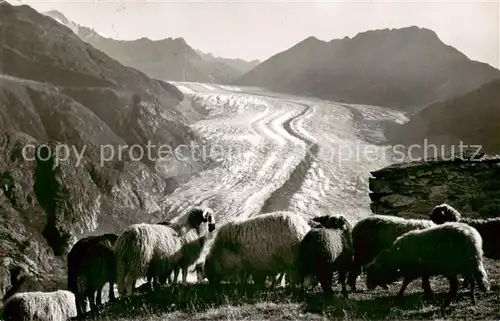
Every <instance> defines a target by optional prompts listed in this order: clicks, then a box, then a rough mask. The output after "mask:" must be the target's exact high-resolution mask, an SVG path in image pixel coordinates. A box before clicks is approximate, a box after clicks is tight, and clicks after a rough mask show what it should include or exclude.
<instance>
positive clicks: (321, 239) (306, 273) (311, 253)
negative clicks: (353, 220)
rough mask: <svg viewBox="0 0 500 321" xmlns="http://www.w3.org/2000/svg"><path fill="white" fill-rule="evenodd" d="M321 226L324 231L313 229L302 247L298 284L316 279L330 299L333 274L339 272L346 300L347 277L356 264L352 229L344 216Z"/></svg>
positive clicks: (306, 236)
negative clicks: (353, 261) (352, 265)
mask: <svg viewBox="0 0 500 321" xmlns="http://www.w3.org/2000/svg"><path fill="white" fill-rule="evenodd" d="M322 225H323V226H325V227H324V228H313V229H311V230H310V231H309V232H308V233H307V234H306V235H305V236H304V239H303V240H302V242H301V244H300V251H299V256H298V260H297V272H298V277H299V284H303V283H304V280H305V279H306V278H308V277H315V278H317V280H318V281H319V283H320V284H321V287H322V289H323V292H324V293H325V295H330V294H331V293H332V285H333V284H332V280H333V276H334V272H335V271H338V273H339V282H340V284H341V286H342V295H343V297H345V298H347V297H348V293H347V287H346V277H347V273H348V271H349V270H350V268H351V264H352V260H353V249H352V239H351V225H350V224H349V222H348V221H347V220H346V219H345V218H344V217H343V216H330V217H329V218H328V219H325V220H324V221H323V224H322Z"/></svg>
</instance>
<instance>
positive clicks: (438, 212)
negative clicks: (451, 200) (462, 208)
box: [429, 203, 461, 224]
mask: <svg viewBox="0 0 500 321" xmlns="http://www.w3.org/2000/svg"><path fill="white" fill-rule="evenodd" d="M460 218H461V215H460V213H459V212H458V211H457V210H456V209H454V208H453V207H451V206H450V205H448V204H446V203H443V204H440V205H438V206H436V207H434V208H433V209H432V211H431V212H430V213H429V219H430V220H431V221H433V222H434V223H435V224H443V223H446V222H459V221H460Z"/></svg>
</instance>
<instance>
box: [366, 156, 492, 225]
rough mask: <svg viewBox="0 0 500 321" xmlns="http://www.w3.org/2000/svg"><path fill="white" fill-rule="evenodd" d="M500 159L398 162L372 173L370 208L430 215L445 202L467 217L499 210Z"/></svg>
mask: <svg viewBox="0 0 500 321" xmlns="http://www.w3.org/2000/svg"><path fill="white" fill-rule="evenodd" d="M499 167H500V158H493V157H489V158H486V157H485V158H484V159H481V160H467V159H444V160H432V161H425V162H424V161H422V162H412V163H400V164H395V165H392V166H389V167H386V168H383V169H381V170H378V171H375V172H372V175H373V177H372V178H371V179H370V182H369V186H370V190H371V193H370V198H371V200H372V203H371V209H372V211H373V212H374V213H376V214H387V215H396V216H404V217H409V218H427V216H428V214H429V212H430V211H431V209H432V208H433V207H434V206H436V205H438V204H440V203H443V202H446V203H448V204H450V205H452V206H453V207H455V208H456V209H458V210H459V211H461V212H462V213H463V215H465V216H470V217H483V218H485V217H496V216H498V214H499V213H500V189H499V186H500V176H499V175H498V173H499V172H498V168H499Z"/></svg>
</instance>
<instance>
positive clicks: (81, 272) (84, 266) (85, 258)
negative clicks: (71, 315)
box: [67, 233, 118, 316]
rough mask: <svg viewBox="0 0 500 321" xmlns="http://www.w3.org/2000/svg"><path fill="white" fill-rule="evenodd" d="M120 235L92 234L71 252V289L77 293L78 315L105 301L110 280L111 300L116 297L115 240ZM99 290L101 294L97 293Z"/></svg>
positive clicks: (68, 266) (68, 256)
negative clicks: (102, 298) (106, 285)
mask: <svg viewBox="0 0 500 321" xmlns="http://www.w3.org/2000/svg"><path fill="white" fill-rule="evenodd" d="M117 239H118V236H117V235H116V234H112V233H107V234H103V235H99V236H89V237H86V238H83V239H80V240H79V241H78V242H76V243H75V245H74V246H73V248H72V249H71V251H70V252H69V253H68V255H67V268H68V290H70V291H71V292H72V293H74V295H75V301H76V308H77V313H78V316H80V315H82V314H84V313H85V312H86V300H88V301H89V303H90V309H91V311H92V310H96V309H97V307H98V306H100V305H101V294H102V288H103V287H104V285H105V284H106V283H108V282H109V300H110V301H113V300H114V299H115V295H114V284H115V282H116V260H115V253H114V248H113V247H114V244H115V242H116V240H117ZM96 293H97V295H96Z"/></svg>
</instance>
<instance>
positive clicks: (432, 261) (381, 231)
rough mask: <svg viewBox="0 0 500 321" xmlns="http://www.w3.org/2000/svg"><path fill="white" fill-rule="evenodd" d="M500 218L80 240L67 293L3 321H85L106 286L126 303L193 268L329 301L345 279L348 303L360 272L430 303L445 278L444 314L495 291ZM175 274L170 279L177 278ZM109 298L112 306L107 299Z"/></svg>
mask: <svg viewBox="0 0 500 321" xmlns="http://www.w3.org/2000/svg"><path fill="white" fill-rule="evenodd" d="M215 230H217V232H216V233H215V234H216V235H215V239H214V241H213V244H212V246H211V248H210V249H209V253H208V255H207V256H206V258H205V260H204V262H198V263H197V261H199V260H200V254H201V252H202V250H203V248H204V246H205V243H206V240H207V238H208V237H209V236H210V235H211V234H212V233H213V232H214V231H215ZM499 231H500V218H493V219H486V220H474V219H467V218H462V217H461V215H460V213H459V212H458V211H457V210H455V209H454V208H452V207H451V206H449V205H447V204H441V205H438V206H436V207H435V208H434V209H433V210H432V211H431V213H430V214H429V219H428V220H415V219H404V218H400V217H395V216H385V215H372V216H369V217H366V218H363V219H361V220H359V221H358V222H357V223H356V224H355V225H354V226H352V225H351V224H350V223H349V222H348V221H347V220H346V219H345V218H344V217H343V216H341V215H338V216H335V215H332V216H319V217H315V218H313V219H312V220H309V221H308V220H306V219H304V218H303V217H302V216H300V215H298V214H295V213H291V212H274V213H268V214H262V215H258V216H255V217H252V218H250V219H247V220H244V221H237V222H229V223H227V224H224V225H222V226H220V227H218V228H217V229H216V225H215V220H214V215H213V214H212V213H211V212H206V211H202V210H200V209H194V210H192V211H191V212H189V213H188V214H186V215H185V216H183V217H181V218H179V219H177V220H174V221H170V222H159V223H157V224H135V225H132V226H129V227H128V228H126V229H125V230H123V231H122V232H121V234H120V235H115V234H104V235H100V236H92V237H87V238H84V239H81V240H79V241H78V242H77V243H76V244H75V245H74V246H73V248H72V249H71V251H70V253H69V254H68V256H67V268H68V270H67V272H68V290H58V291H55V292H25V293H17V294H14V295H13V296H11V297H10V298H8V299H7V300H6V302H5V306H4V312H3V313H4V319H5V321H10V320H13V321H28V320H34V319H35V320H39V321H64V320H67V319H68V318H71V317H75V316H82V315H83V314H84V313H85V312H86V309H87V302H89V304H90V309H91V310H96V309H97V308H98V306H99V305H100V304H101V291H102V288H103V286H104V285H105V284H106V283H108V282H109V284H110V289H113V287H114V284H116V285H117V287H118V293H119V295H120V296H122V297H124V296H129V295H131V294H132V293H133V292H134V291H135V290H136V288H135V286H136V281H137V280H138V279H139V278H147V285H148V286H149V287H150V290H154V289H156V288H157V287H158V286H159V285H162V284H165V283H167V282H170V283H176V282H177V278H178V275H179V272H181V271H182V282H183V283H186V282H187V280H186V278H187V273H188V268H189V267H191V266H193V265H195V267H196V268H195V270H196V271H197V275H198V279H199V280H202V279H205V278H206V279H207V280H208V282H209V283H210V284H212V285H214V286H217V284H220V283H221V282H235V283H247V282H250V281H252V282H253V283H255V284H256V285H257V286H262V287H266V281H267V279H268V278H270V280H271V287H275V286H276V285H277V284H278V283H281V281H282V279H283V278H284V276H286V281H287V282H286V283H287V286H290V287H293V288H296V287H298V288H301V289H302V291H305V290H307V289H308V288H309V287H310V285H311V284H314V285H316V284H317V283H319V284H320V285H321V288H322V290H323V292H324V294H325V295H331V294H332V293H333V289H332V287H333V278H334V274H335V273H338V279H339V283H340V285H341V294H342V296H343V297H344V298H347V297H348V290H347V285H349V287H350V290H351V291H356V280H357V278H358V276H359V275H360V274H361V273H362V271H363V272H364V273H365V274H366V287H367V288H368V290H372V289H374V288H376V287H377V286H380V287H382V288H385V289H388V284H390V283H393V282H395V281H397V280H398V279H403V284H402V286H401V289H400V291H399V294H398V295H400V296H401V295H403V293H404V291H405V289H406V287H407V286H408V285H409V284H410V283H411V282H412V281H413V280H415V279H418V278H421V279H422V288H423V292H424V296H425V297H426V298H429V297H430V296H431V295H432V294H433V293H432V289H431V287H430V282H429V279H430V278H431V277H434V276H444V277H445V278H447V279H448V280H449V283H450V289H449V292H448V294H447V296H446V300H445V303H444V306H448V305H449V304H450V302H451V301H452V300H454V299H455V298H456V294H457V291H458V287H459V283H458V277H459V276H460V277H463V278H464V282H465V284H467V286H468V287H469V288H470V298H471V301H472V303H473V304H475V296H474V290H475V286H476V285H478V287H479V289H480V290H482V291H485V292H486V291H488V290H489V281H488V275H487V272H486V270H485V268H484V265H483V255H484V256H486V257H490V258H493V259H500V247H498V246H497V244H500V243H499V239H500V233H498V232H499ZM172 275H173V277H172ZM109 299H110V301H113V300H114V299H115V297H114V292H113V291H112V290H111V291H110V292H109Z"/></svg>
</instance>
